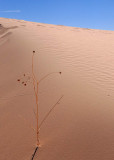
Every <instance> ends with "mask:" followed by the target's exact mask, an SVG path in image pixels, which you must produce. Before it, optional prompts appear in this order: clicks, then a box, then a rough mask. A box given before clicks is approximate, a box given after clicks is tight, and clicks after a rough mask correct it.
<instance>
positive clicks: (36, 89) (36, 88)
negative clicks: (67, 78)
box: [17, 51, 63, 160]
mask: <svg viewBox="0 0 114 160" xmlns="http://www.w3.org/2000/svg"><path fill="white" fill-rule="evenodd" d="M34 54H35V51H33V55H32V77H30V76H27V78H26V80H24V81H23V78H24V79H25V77H26V75H25V74H24V75H23V78H21V79H18V80H17V81H18V82H21V83H22V84H23V85H24V86H26V85H27V82H29V81H30V79H31V78H32V81H33V88H34V94H35V101H36V112H35V111H34V114H35V117H36V129H34V128H33V127H31V128H32V129H34V130H35V131H36V148H35V151H34V154H33V155H32V160H33V159H34V156H35V154H36V151H37V150H38V147H39V146H40V141H39V131H40V128H41V126H42V125H43V123H44V122H45V121H46V119H47V118H48V116H49V115H50V113H51V112H52V111H53V109H54V108H55V107H56V105H58V104H59V102H60V101H61V99H62V98H63V95H62V96H61V97H60V98H59V99H58V100H57V102H56V103H55V104H54V105H53V106H52V107H51V109H50V110H49V112H48V113H47V114H46V115H45V116H44V118H43V120H42V121H41V122H40V123H39V104H38V101H39V85H40V83H41V82H42V81H43V80H44V79H45V78H47V77H48V76H50V75H52V74H60V75H61V72H51V73H49V74H47V75H45V76H44V77H42V78H41V79H40V80H37V78H36V75H35V73H34Z"/></svg>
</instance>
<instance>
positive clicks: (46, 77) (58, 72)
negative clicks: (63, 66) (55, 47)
mask: <svg viewBox="0 0 114 160" xmlns="http://www.w3.org/2000/svg"><path fill="white" fill-rule="evenodd" d="M56 73H59V74H60V73H61V72H51V73H48V74H47V75H45V76H44V77H43V78H41V79H40V80H39V81H38V84H39V83H40V82H42V81H43V80H44V79H45V78H47V77H48V76H50V75H51V74H56Z"/></svg>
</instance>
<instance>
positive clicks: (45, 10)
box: [0, 0, 114, 30]
mask: <svg viewBox="0 0 114 160" xmlns="http://www.w3.org/2000/svg"><path fill="white" fill-rule="evenodd" d="M0 17H5V18H14V19H23V20H27V21H33V22H41V23H49V24H59V25H66V26H74V27H81V28H93V29H103V30H114V0H0Z"/></svg>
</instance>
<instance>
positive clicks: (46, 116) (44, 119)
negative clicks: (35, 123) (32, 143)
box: [39, 95, 63, 130]
mask: <svg viewBox="0 0 114 160" xmlns="http://www.w3.org/2000/svg"><path fill="white" fill-rule="evenodd" d="M62 98H63V95H62V96H61V97H60V98H59V99H58V101H57V102H56V103H55V104H54V105H53V106H52V108H51V109H50V110H49V112H48V113H47V114H46V115H45V117H44V118H43V120H42V121H41V123H40V124H39V130H40V128H41V126H42V124H43V123H44V121H46V119H47V118H48V116H49V115H50V113H51V112H52V111H53V109H54V108H55V107H56V105H57V104H59V102H60V101H61V99H62Z"/></svg>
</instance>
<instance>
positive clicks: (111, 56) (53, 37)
mask: <svg viewBox="0 0 114 160" xmlns="http://www.w3.org/2000/svg"><path fill="white" fill-rule="evenodd" d="M0 24H1V25H0V160H30V158H31V156H32V154H33V152H34V149H35V145H36V133H35V132H34V131H33V130H32V127H33V128H36V119H35V115H34V110H35V109H36V104H35V96H34V90H33V85H32V81H31V79H30V80H29V81H28V82H27V83H26V84H27V85H26V86H24V85H23V84H22V82H23V81H24V82H25V81H26V80H28V78H29V77H31V76H32V53H33V51H36V53H35V55H34V70H35V74H36V76H37V79H38V80H40V79H41V78H42V77H43V76H45V75H46V74H47V73H50V72H56V71H57V72H58V71H61V72H62V74H61V75H58V74H53V75H51V76H50V77H48V78H47V79H45V80H44V81H42V83H41V84H40V86H39V122H41V121H42V119H43V118H44V115H45V114H46V113H47V112H48V111H49V110H50V108H51V107H52V106H53V104H54V103H56V101H57V100H58V99H59V97H60V96H61V95H64V97H63V99H62V100H61V102H60V104H59V105H57V106H56V108H55V109H54V110H53V112H52V113H51V114H50V116H49V117H48V118H47V119H46V121H45V122H44V124H43V125H42V127H41V129H40V145H41V146H40V148H39V150H38V152H37V154H36V156H35V158H34V160H114V32H113V31H102V30H93V29H82V28H75V27H66V26H60V25H49V24H41V23H32V22H26V21H20V20H12V19H4V18H0ZM24 74H25V76H24ZM17 79H20V80H21V81H20V82H18V81H17ZM31 126H32V127H31Z"/></svg>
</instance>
